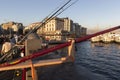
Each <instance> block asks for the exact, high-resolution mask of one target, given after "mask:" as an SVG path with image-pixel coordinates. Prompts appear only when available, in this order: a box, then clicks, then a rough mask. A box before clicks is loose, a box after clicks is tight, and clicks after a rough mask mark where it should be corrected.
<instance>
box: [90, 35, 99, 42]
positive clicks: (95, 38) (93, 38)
mask: <svg viewBox="0 0 120 80" xmlns="http://www.w3.org/2000/svg"><path fill="white" fill-rule="evenodd" d="M99 41H100V36H96V37H92V38H91V42H99Z"/></svg>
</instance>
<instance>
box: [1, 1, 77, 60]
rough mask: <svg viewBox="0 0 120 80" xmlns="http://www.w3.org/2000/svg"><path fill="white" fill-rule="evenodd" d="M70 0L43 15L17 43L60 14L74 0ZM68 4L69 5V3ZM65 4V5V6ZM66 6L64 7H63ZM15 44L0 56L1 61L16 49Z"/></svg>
mask: <svg viewBox="0 0 120 80" xmlns="http://www.w3.org/2000/svg"><path fill="white" fill-rule="evenodd" d="M71 1H72V0H69V1H67V2H66V3H65V4H64V5H62V6H61V7H60V8H58V9H56V11H55V12H53V14H52V13H50V14H49V15H48V16H47V17H45V18H44V19H43V20H42V21H41V24H40V25H37V26H36V27H35V28H34V29H33V30H31V31H30V32H29V33H28V34H26V35H25V36H24V37H23V38H22V39H21V40H20V41H19V42H18V44H21V43H22V42H23V41H25V40H26V38H27V37H28V35H29V34H31V33H34V32H36V31H37V30H38V29H39V28H41V27H42V26H43V25H45V24H46V23H48V22H49V21H50V20H52V19H53V18H54V17H56V16H58V15H60V14H61V13H62V12H63V11H65V10H66V9H67V8H69V7H70V6H71V5H73V4H74V3H75V2H76V1H75V2H73V3H71V4H70V2H71ZM69 4H70V5H69ZM68 5H69V6H68ZM66 6H67V7H66ZM65 7H66V8H65ZM16 48H17V46H14V47H13V48H12V49H11V50H9V51H8V52H7V53H6V54H4V55H3V56H2V57H1V58H0V62H2V61H3V60H4V59H5V58H6V57H8V56H11V55H12V54H13V53H12V51H13V50H14V49H16Z"/></svg>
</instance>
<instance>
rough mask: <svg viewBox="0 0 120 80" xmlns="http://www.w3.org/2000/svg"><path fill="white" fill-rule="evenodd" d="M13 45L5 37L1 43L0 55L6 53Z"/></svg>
mask: <svg viewBox="0 0 120 80" xmlns="http://www.w3.org/2000/svg"><path fill="white" fill-rule="evenodd" d="M13 46H14V44H13V43H11V42H10V39H9V38H5V39H4V43H3V45H2V50H1V55H3V54H5V53H7V52H8V51H9V50H10V49H11V48H12V47H13Z"/></svg>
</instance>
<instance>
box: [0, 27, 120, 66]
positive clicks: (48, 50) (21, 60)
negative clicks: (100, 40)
mask: <svg viewBox="0 0 120 80" xmlns="http://www.w3.org/2000/svg"><path fill="white" fill-rule="evenodd" d="M119 28H120V26H117V27H114V28H110V29H107V30H104V31H100V32H97V33H95V34H91V35H88V36H85V37H82V38H78V39H75V42H76V43H78V42H81V41H84V40H87V39H90V38H91V37H94V36H97V35H100V34H104V33H107V32H110V31H113V30H116V29H119ZM70 45H71V42H66V43H63V44H59V45H56V46H54V47H51V48H48V49H46V50H42V51H40V52H36V53H33V54H32V55H28V56H25V57H23V58H20V59H18V60H15V61H11V62H5V63H3V64H0V67H6V66H11V65H15V64H19V63H21V62H24V61H26V60H29V59H33V58H36V57H39V56H42V55H45V54H48V53H49V52H53V51H55V50H58V49H61V48H64V47H67V46H70Z"/></svg>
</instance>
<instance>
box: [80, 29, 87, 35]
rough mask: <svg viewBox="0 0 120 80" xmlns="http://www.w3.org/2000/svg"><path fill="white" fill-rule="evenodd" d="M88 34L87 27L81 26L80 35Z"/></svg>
mask: <svg viewBox="0 0 120 80" xmlns="http://www.w3.org/2000/svg"><path fill="white" fill-rule="evenodd" d="M86 35H87V28H85V27H80V37H83V36H86Z"/></svg>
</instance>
